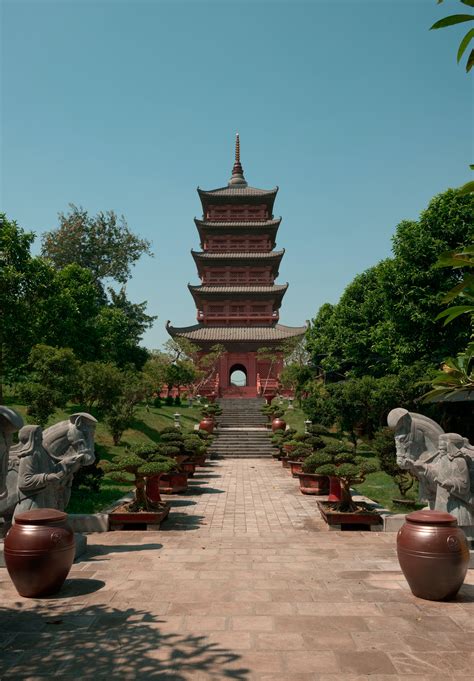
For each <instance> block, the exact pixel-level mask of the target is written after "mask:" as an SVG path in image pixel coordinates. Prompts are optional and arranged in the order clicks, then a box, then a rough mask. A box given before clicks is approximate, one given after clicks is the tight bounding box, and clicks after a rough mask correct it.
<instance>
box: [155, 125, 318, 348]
mask: <svg viewBox="0 0 474 681" xmlns="http://www.w3.org/2000/svg"><path fill="white" fill-rule="evenodd" d="M197 191H198V195H199V198H200V200H201V204H202V212H203V216H202V218H199V219H198V218H195V224H196V227H197V229H198V232H199V238H200V244H201V249H202V250H200V251H194V250H192V251H191V254H192V257H193V259H194V262H195V263H196V267H197V270H198V275H199V277H200V279H201V283H200V284H199V285H191V284H189V285H188V288H189V291H190V292H191V295H192V296H193V299H194V302H195V303H196V307H197V322H198V323H197V324H194V325H193V326H186V327H174V326H172V325H171V324H170V323H169V322H168V323H167V326H166V328H167V330H168V333H169V334H170V335H171V336H173V337H178V338H179V337H181V338H186V339H188V340H189V341H191V342H193V343H195V344H197V345H198V346H200V347H201V348H202V349H203V350H206V349H208V348H209V346H210V345H213V344H217V343H219V344H224V345H225V346H226V347H227V348H228V349H229V350H232V349H235V348H236V347H237V345H238V347H239V349H240V350H241V349H242V348H243V347H247V349H248V350H249V351H250V350H251V351H255V350H256V349H258V346H259V345H262V343H264V344H265V345H272V346H278V344H280V343H282V342H284V341H287V340H288V339H289V338H294V337H298V336H302V335H303V334H304V332H305V330H306V327H305V326H300V327H289V326H283V325H281V324H279V323H278V322H279V309H280V307H281V304H282V300H283V296H284V295H285V293H286V290H287V288H288V284H276V283H275V279H276V278H277V277H278V274H279V267H280V262H281V259H282V257H283V255H284V253H285V251H284V249H282V250H278V251H277V250H274V248H275V244H276V235H277V232H278V228H279V226H280V223H281V218H275V217H274V216H273V205H274V202H275V198H276V195H277V192H278V187H275V188H274V189H258V188H256V187H249V185H248V184H247V181H246V180H245V177H244V173H243V169H242V165H241V163H240V143H239V138H238V136H237V142H236V155H235V163H234V167H233V170H232V176H231V178H230V180H229V183H228V185H227V186H226V187H220V188H218V189H212V190H203V189H200V188H198V190H197ZM236 344H237V345H236Z"/></svg>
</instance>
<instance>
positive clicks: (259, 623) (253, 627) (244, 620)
mask: <svg viewBox="0 0 474 681" xmlns="http://www.w3.org/2000/svg"><path fill="white" fill-rule="evenodd" d="M230 628H231V629H233V630H235V631H273V630H274V623H273V617H268V616H266V615H253V616H252V615H250V616H246V615H244V616H235V617H231V618H230Z"/></svg>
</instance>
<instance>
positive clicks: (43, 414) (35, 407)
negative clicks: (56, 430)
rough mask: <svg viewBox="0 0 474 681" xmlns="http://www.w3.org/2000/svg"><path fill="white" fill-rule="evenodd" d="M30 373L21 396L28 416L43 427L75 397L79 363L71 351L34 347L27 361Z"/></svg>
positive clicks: (49, 347)
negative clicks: (57, 410) (25, 404)
mask: <svg viewBox="0 0 474 681" xmlns="http://www.w3.org/2000/svg"><path fill="white" fill-rule="evenodd" d="M29 368H30V370H31V373H30V375H29V378H28V381H27V382H25V383H23V384H21V386H20V395H21V397H22V398H23V399H24V400H25V401H26V402H27V405H28V407H27V413H28V415H29V416H31V417H32V418H33V419H34V420H36V421H37V423H39V425H41V426H44V425H45V424H46V422H47V420H48V418H49V417H50V416H51V415H52V414H53V413H54V412H55V410H56V409H57V408H58V407H64V406H65V405H66V403H67V402H68V400H69V399H70V398H71V397H72V396H73V395H74V393H75V390H76V385H77V370H78V362H77V360H76V358H75V356H74V353H73V351H72V350H71V349H70V348H53V347H51V346H49V345H36V346H35V347H34V348H33V349H32V351H31V353H30V357H29Z"/></svg>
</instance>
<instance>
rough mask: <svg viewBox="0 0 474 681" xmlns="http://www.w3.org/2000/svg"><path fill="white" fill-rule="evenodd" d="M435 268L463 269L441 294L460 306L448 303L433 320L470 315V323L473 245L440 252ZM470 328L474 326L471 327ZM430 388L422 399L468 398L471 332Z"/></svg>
mask: <svg viewBox="0 0 474 681" xmlns="http://www.w3.org/2000/svg"><path fill="white" fill-rule="evenodd" d="M438 266H439V267H452V268H453V269H461V268H462V269H463V276H462V279H461V281H460V282H459V283H458V284H457V285H456V286H454V287H453V288H452V289H451V290H450V291H448V293H447V294H446V296H445V297H444V302H445V303H450V302H452V301H453V300H455V299H456V298H460V299H461V300H462V301H463V303H464V304H463V305H452V306H450V307H448V308H447V309H446V310H443V311H442V312H440V313H439V315H438V316H437V318H436V319H444V324H445V325H446V324H449V323H450V322H451V321H452V320H453V319H456V318H457V317H459V316H460V315H463V314H468V315H470V316H471V326H472V325H473V322H474V245H472V246H468V247H466V248H463V249H462V250H461V251H451V252H449V253H443V254H442V255H441V256H440V258H439V260H438ZM473 331H474V329H473ZM431 385H432V388H433V390H430V392H428V393H427V394H426V395H424V397H423V399H424V401H428V402H430V401H436V400H438V399H441V398H443V399H447V398H448V399H449V397H451V398H454V397H455V396H456V395H457V396H458V397H462V396H464V397H469V396H470V391H474V335H472V336H471V341H470V342H469V343H468V346H467V348H466V349H465V350H464V352H461V353H459V354H458V355H457V357H448V359H446V360H445V361H444V364H443V367H442V370H441V371H440V372H438V375H437V376H436V377H435V379H434V380H433V382H432V384H431Z"/></svg>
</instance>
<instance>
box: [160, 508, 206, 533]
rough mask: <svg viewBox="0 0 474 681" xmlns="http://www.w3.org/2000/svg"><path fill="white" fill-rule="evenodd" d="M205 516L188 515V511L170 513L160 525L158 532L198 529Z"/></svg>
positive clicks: (203, 523) (202, 523)
mask: <svg viewBox="0 0 474 681" xmlns="http://www.w3.org/2000/svg"><path fill="white" fill-rule="evenodd" d="M204 520H205V516H203V515H190V514H189V513H180V512H179V511H178V512H176V513H172V514H171V513H170V515H169V516H168V518H167V519H166V522H165V523H162V524H161V526H160V532H176V531H180V532H188V531H189V530H198V529H199V528H200V527H201V526H202V525H205V524H206V523H205V522H203V521H204Z"/></svg>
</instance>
